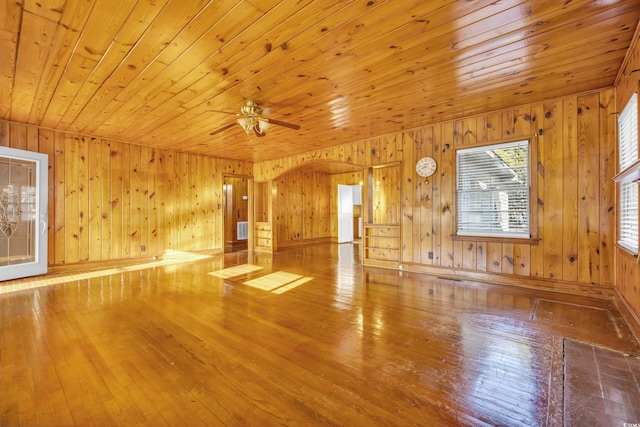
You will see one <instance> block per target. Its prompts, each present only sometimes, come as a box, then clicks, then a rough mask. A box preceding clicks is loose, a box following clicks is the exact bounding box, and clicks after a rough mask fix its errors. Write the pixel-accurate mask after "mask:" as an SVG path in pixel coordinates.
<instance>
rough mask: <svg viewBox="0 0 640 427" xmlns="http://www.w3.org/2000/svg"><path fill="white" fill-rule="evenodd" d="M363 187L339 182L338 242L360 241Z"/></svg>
mask: <svg viewBox="0 0 640 427" xmlns="http://www.w3.org/2000/svg"><path fill="white" fill-rule="evenodd" d="M361 236H362V187H361V186H360V185H344V184H338V243H347V242H354V243H357V242H360V238H361Z"/></svg>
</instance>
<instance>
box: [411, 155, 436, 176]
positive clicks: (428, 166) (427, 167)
mask: <svg viewBox="0 0 640 427" xmlns="http://www.w3.org/2000/svg"><path fill="white" fill-rule="evenodd" d="M435 171H436V161H435V160H433V159H432V158H431V157H423V158H421V159H420V160H418V163H416V172H417V173H418V175H420V176H424V177H427V176H431V175H433V173H434V172H435Z"/></svg>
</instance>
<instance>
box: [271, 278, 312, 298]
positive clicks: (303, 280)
mask: <svg viewBox="0 0 640 427" xmlns="http://www.w3.org/2000/svg"><path fill="white" fill-rule="evenodd" d="M312 280H313V277H303V278H301V279H298V280H296V281H294V282H291V283H289V284H288V285H284V286H282V287H280V288H276V289H274V290H273V291H271V292H273V293H274V294H278V295H280V294H284V293H285V292H287V291H290V290H291V289H293V288H297V287H298V286H300V285H304V284H305V283H307V282H310V281H312Z"/></svg>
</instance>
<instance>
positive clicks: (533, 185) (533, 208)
mask: <svg viewBox="0 0 640 427" xmlns="http://www.w3.org/2000/svg"><path fill="white" fill-rule="evenodd" d="M536 136H537V135H536ZM525 141H526V143H527V147H528V155H529V159H528V166H529V167H528V174H529V236H526V235H523V236H509V235H492V234H482V233H473V234H471V233H469V234H458V192H459V191H458V152H459V151H461V150H468V149H477V150H482V149H483V148H488V147H500V146H501V145H505V146H506V145H510V144H514V143H517V142H525ZM537 142H538V141H537V138H536V137H533V138H517V139H510V140H503V141H496V142H487V143H484V144H476V145H473V146H461V147H457V148H456V149H455V153H454V157H455V161H454V165H453V169H454V171H453V175H454V179H455V184H454V190H455V197H454V201H453V204H454V216H453V218H454V230H453V234H452V235H451V237H452V239H453V240H455V241H460V240H464V241H469V240H473V241H483V242H502V243H514V244H518V243H523V244H538V243H539V242H540V238H539V235H538V215H539V206H538V173H537V164H538V154H537V153H538V144H537ZM498 149H499V148H498Z"/></svg>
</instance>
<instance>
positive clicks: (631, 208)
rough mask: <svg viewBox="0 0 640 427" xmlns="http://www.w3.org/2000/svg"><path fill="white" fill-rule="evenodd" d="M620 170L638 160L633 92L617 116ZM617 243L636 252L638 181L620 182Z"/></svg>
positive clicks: (635, 100)
mask: <svg viewBox="0 0 640 427" xmlns="http://www.w3.org/2000/svg"><path fill="white" fill-rule="evenodd" d="M618 151H619V156H618V159H619V165H620V172H622V171H624V170H625V169H626V168H628V167H629V166H630V165H632V164H633V163H635V162H636V161H637V160H638V96H637V94H635V93H634V94H633V96H632V97H631V99H630V100H629V102H628V103H627V105H626V106H625V107H624V110H622V113H621V114H620V117H618ZM619 197H620V215H619V218H620V220H619V221H620V224H619V239H618V244H619V245H620V246H622V247H624V248H626V249H628V250H630V251H632V252H633V253H638V183H637V182H627V183H623V184H620V193H619Z"/></svg>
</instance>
